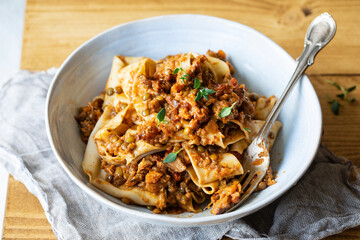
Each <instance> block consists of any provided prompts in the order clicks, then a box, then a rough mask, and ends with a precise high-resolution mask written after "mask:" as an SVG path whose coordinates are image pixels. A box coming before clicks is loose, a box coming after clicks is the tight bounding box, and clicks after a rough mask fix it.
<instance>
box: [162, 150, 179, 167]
mask: <svg viewBox="0 0 360 240" xmlns="http://www.w3.org/2000/svg"><path fill="white" fill-rule="evenodd" d="M182 150H183V149H182V148H181V149H180V150H179V151H177V152H171V153H169V154H168V155H166V157H165V159H164V163H171V162H173V161H175V160H176V158H177V155H178V153H179V152H181V151H182Z"/></svg>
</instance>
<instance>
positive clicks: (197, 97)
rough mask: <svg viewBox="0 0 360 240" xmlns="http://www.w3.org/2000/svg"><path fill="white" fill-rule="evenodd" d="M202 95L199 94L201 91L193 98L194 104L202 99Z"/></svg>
mask: <svg viewBox="0 0 360 240" xmlns="http://www.w3.org/2000/svg"><path fill="white" fill-rule="evenodd" d="M202 96H203V95H202V94H201V91H198V93H197V94H196V97H195V102H196V101H199V100H200V99H201V98H202Z"/></svg>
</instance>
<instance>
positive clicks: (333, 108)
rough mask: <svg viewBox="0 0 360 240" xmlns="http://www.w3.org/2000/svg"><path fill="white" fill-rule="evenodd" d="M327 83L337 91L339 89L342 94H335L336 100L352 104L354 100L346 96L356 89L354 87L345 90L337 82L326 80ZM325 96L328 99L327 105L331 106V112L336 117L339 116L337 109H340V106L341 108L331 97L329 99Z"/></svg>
mask: <svg viewBox="0 0 360 240" xmlns="http://www.w3.org/2000/svg"><path fill="white" fill-rule="evenodd" d="M327 83H328V84H330V85H332V86H335V87H336V88H337V89H339V90H340V91H341V92H342V93H339V94H336V97H338V98H340V99H342V100H346V101H348V102H349V103H352V102H354V101H355V98H350V97H349V96H348V94H349V93H350V92H352V91H354V90H355V89H356V85H354V86H352V87H349V88H347V89H345V88H344V87H343V86H341V85H340V84H338V83H337V82H334V81H331V80H327ZM326 96H327V97H328V98H329V101H328V103H329V104H331V111H332V112H333V113H334V114H335V115H338V114H339V109H340V106H341V105H340V103H339V102H338V101H336V100H334V99H332V98H331V97H329V95H327V94H326Z"/></svg>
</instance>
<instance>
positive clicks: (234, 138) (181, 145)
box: [75, 50, 282, 214]
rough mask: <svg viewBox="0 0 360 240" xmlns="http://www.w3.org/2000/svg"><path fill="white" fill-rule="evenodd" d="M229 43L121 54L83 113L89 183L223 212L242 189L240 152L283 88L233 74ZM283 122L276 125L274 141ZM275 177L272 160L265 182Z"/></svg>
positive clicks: (133, 196)
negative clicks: (263, 90)
mask: <svg viewBox="0 0 360 240" xmlns="http://www.w3.org/2000/svg"><path fill="white" fill-rule="evenodd" d="M233 73H234V68H233V66H232V65H231V64H230V63H229V62H228V61H226V56H225V53H224V52H223V51H221V50H220V51H219V52H217V53H215V52H212V51H208V52H207V54H206V55H199V54H196V53H187V54H178V55H174V56H168V57H166V58H164V59H162V60H159V61H156V60H152V59H150V58H146V57H124V56H115V57H114V60H113V64H112V68H111V72H110V76H109V78H108V81H107V83H106V87H105V92H103V93H101V94H100V95H99V96H97V97H95V98H94V99H93V101H92V102H90V103H89V104H88V105H87V106H85V107H81V108H80V109H79V114H78V115H77V116H76V117H75V118H76V120H77V121H78V123H79V125H80V130H81V139H82V140H83V141H84V142H86V143H87V146H86V150H85V155H84V160H83V164H82V166H83V170H84V172H85V173H86V174H87V175H88V176H89V179H90V183H91V184H93V185H94V186H96V187H97V188H99V189H101V190H102V191H104V192H106V193H108V194H110V195H112V196H114V197H117V198H119V199H121V200H122V201H123V202H125V203H127V204H138V205H144V206H147V207H148V208H149V209H150V210H152V211H153V212H154V213H181V212H184V211H187V212H199V211H202V210H203V208H202V207H201V206H203V204H206V203H209V204H208V205H207V208H211V213H213V214H221V213H224V212H225V211H226V210H227V209H229V208H230V207H231V206H233V205H234V204H236V203H237V202H238V201H239V197H240V195H241V194H242V188H241V183H240V182H239V181H238V179H239V177H240V176H241V175H242V174H244V170H243V168H242V164H241V163H242V154H243V153H244V151H245V150H246V148H247V147H248V145H249V144H250V142H251V141H252V139H254V138H255V136H256V134H257V132H258V131H259V129H260V128H261V126H262V125H263V124H264V120H265V119H266V117H267V115H268V114H269V112H270V111H271V109H272V108H273V106H274V104H275V102H276V100H277V98H276V97H275V96H271V97H269V98H266V97H259V96H258V95H257V94H256V93H250V92H249V91H248V90H247V89H246V88H245V86H244V84H241V85H240V84H238V82H237V80H236V79H235V78H234V77H232V74H233ZM281 126H282V124H281V123H280V122H275V124H274V125H273V127H272V128H271V130H270V133H269V137H268V140H267V143H266V144H267V148H268V149H269V151H270V149H271V147H272V146H273V144H274V141H275V138H276V136H277V133H278V131H279V129H280V128H281ZM274 183H275V180H274V178H273V176H272V172H271V168H270V169H269V171H268V173H267V174H266V176H265V178H264V179H263V181H262V182H260V184H259V185H258V190H262V189H264V188H266V187H267V186H269V185H272V184H274Z"/></svg>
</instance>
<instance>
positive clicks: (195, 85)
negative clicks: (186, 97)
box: [194, 78, 201, 89]
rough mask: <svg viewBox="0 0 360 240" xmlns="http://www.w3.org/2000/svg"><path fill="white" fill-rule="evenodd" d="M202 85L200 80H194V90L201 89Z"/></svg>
mask: <svg viewBox="0 0 360 240" xmlns="http://www.w3.org/2000/svg"><path fill="white" fill-rule="evenodd" d="M200 85H201V82H200V80H199V79H198V78H195V79H194V88H195V89H198V88H199V87H200Z"/></svg>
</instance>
